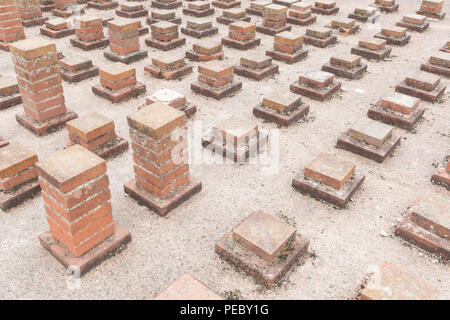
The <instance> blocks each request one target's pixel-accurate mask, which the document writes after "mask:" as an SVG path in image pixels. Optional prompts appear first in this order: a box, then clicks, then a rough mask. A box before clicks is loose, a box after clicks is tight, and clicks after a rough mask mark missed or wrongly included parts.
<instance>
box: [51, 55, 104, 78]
mask: <svg viewBox="0 0 450 320" xmlns="http://www.w3.org/2000/svg"><path fill="white" fill-rule="evenodd" d="M59 65H60V67H61V69H60V71H59V73H60V74H61V77H62V78H63V80H65V81H67V82H80V81H82V80H85V79H88V78H92V77H95V76H96V75H98V67H96V66H94V65H93V64H92V60H90V59H87V58H85V57H83V56H82V55H75V56H71V57H68V58H64V59H61V60H59Z"/></svg>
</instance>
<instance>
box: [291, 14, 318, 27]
mask: <svg viewBox="0 0 450 320" xmlns="http://www.w3.org/2000/svg"><path fill="white" fill-rule="evenodd" d="M316 21H317V16H309V17H308V18H305V19H300V18H296V17H292V16H288V17H287V22H288V23H290V24H295V25H298V26H309V25H310V24H313V23H314V22H316Z"/></svg>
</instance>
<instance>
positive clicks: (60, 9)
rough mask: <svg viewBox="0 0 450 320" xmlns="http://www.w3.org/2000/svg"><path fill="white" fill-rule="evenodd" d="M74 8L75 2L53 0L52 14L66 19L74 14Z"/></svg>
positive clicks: (73, 0) (72, 0) (74, 0)
mask: <svg viewBox="0 0 450 320" xmlns="http://www.w3.org/2000/svg"><path fill="white" fill-rule="evenodd" d="M76 6H77V1H76V0H55V7H54V9H53V10H52V13H53V15H55V16H58V17H62V18H67V17H70V16H71V15H73V14H74V13H75V7H76Z"/></svg>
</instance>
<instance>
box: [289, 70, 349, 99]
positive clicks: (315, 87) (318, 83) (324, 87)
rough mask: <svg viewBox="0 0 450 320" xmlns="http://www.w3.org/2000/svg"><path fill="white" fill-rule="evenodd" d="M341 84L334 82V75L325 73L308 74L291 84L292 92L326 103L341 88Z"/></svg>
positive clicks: (314, 72) (313, 72) (302, 75)
mask: <svg viewBox="0 0 450 320" xmlns="http://www.w3.org/2000/svg"><path fill="white" fill-rule="evenodd" d="M341 84H342V83H341V82H336V81H334V74H332V73H329V72H325V71H312V72H306V73H303V74H301V75H300V76H299V80H298V81H297V82H295V83H293V84H291V91H292V92H294V93H297V94H301V95H302V96H305V97H308V98H311V99H314V100H320V101H324V100H327V99H330V98H331V97H332V96H333V95H334V94H335V93H336V92H338V91H339V89H340V88H341Z"/></svg>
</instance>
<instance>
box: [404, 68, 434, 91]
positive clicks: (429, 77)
mask: <svg viewBox="0 0 450 320" xmlns="http://www.w3.org/2000/svg"><path fill="white" fill-rule="evenodd" d="M408 80H412V81H419V82H423V83H427V84H430V85H431V86H432V87H433V88H435V87H436V86H437V85H438V84H439V82H440V80H441V77H440V76H438V75H436V74H432V73H429V72H424V71H417V72H415V73H414V74H412V75H410V76H407V77H406V81H408Z"/></svg>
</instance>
